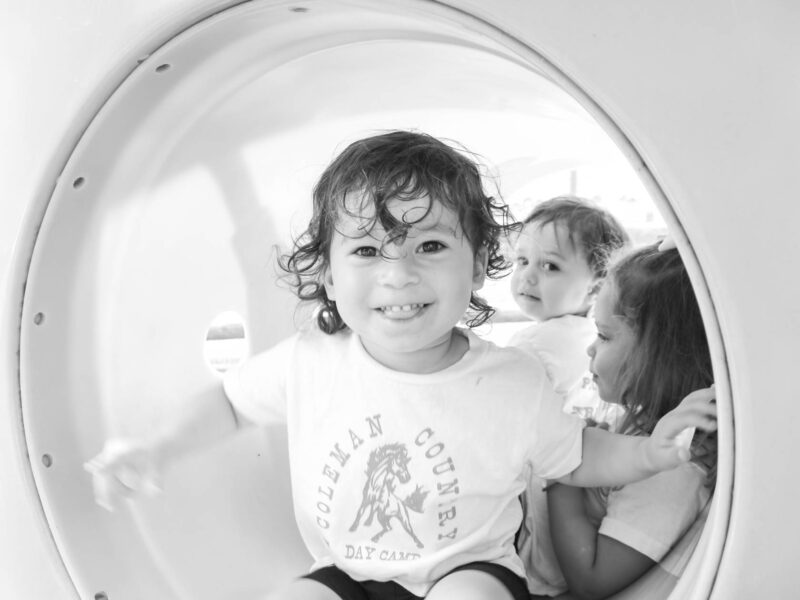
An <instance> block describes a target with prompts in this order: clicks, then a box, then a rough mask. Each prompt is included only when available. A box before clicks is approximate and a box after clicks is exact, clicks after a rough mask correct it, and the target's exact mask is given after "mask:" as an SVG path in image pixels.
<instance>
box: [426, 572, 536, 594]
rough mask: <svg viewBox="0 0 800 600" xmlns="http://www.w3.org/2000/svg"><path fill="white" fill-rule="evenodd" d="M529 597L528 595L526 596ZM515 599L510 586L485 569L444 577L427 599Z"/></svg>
mask: <svg viewBox="0 0 800 600" xmlns="http://www.w3.org/2000/svg"><path fill="white" fill-rule="evenodd" d="M526 597H527V596H526ZM453 598H458V599H459V600H514V596H512V595H511V592H510V591H509V590H508V588H507V587H506V586H505V585H504V584H503V582H501V581H500V580H499V579H497V578H496V577H495V576H494V575H490V574H489V573H486V572H484V571H476V570H462V571H456V572H454V573H450V574H449V575H445V576H444V577H442V578H441V579H440V580H439V581H438V582H437V583H436V585H434V586H433V587H432V588H431V591H430V592H428V595H427V596H425V599H426V600H452V599H453Z"/></svg>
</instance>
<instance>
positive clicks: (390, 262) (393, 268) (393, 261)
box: [378, 252, 419, 287]
mask: <svg viewBox="0 0 800 600" xmlns="http://www.w3.org/2000/svg"><path fill="white" fill-rule="evenodd" d="M378 280H379V282H380V283H381V284H382V285H388V286H390V287H405V286H407V285H411V284H414V283H418V282H419V272H418V271H417V267H416V263H415V261H414V256H413V255H409V254H408V253H407V252H393V253H392V254H391V255H390V256H387V257H386V258H385V259H383V261H382V264H381V272H380V277H379V279H378Z"/></svg>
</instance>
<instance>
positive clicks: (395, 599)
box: [303, 562, 528, 600]
mask: <svg viewBox="0 0 800 600" xmlns="http://www.w3.org/2000/svg"><path fill="white" fill-rule="evenodd" d="M456 571H483V572H484V573H488V574H489V575H491V576H492V577H494V578H495V579H497V580H498V581H500V583H502V584H503V585H504V586H505V587H506V589H507V590H508V591H509V592H510V593H511V596H512V597H513V598H514V600H528V586H527V584H526V583H525V580H524V579H523V578H522V577H520V576H519V575H517V574H515V573H514V572H513V571H511V570H509V569H507V568H506V567H503V566H501V565H496V564H494V563H489V562H473V563H469V564H466V565H461V566H460V567H456V568H455V569H453V570H452V571H450V573H455V572H456ZM450 573H448V575H449V574H450ZM303 578H304V579H312V580H314V581H318V582H319V583H321V584H323V585H324V586H326V587H328V588H330V589H331V590H333V591H334V592H336V594H338V595H339V597H340V598H341V599H342V600H423V598H421V597H419V596H415V595H414V594H412V593H411V592H409V591H408V590H407V589H406V588H404V587H403V586H402V585H399V584H397V583H395V582H394V581H356V580H354V579H352V578H351V577H350V576H349V575H348V574H347V573H345V572H344V571H342V570H341V569H339V568H337V567H335V566H333V565H331V566H330V567H322V568H321V569H317V570H316V571H312V572H311V573H309V574H308V575H304V576H303Z"/></svg>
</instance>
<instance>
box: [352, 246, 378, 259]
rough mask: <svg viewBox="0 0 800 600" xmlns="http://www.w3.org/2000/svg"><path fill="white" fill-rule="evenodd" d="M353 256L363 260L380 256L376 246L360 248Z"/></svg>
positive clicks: (354, 251)
mask: <svg viewBox="0 0 800 600" xmlns="http://www.w3.org/2000/svg"><path fill="white" fill-rule="evenodd" d="M353 254H355V255H356V256H360V257H362V258H374V257H376V256H378V249H377V248H375V247H374V246H359V247H358V248H356V249H355V250H353Z"/></svg>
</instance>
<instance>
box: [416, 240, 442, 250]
mask: <svg viewBox="0 0 800 600" xmlns="http://www.w3.org/2000/svg"><path fill="white" fill-rule="evenodd" d="M444 248H446V246H445V245H444V244H443V243H441V242H438V241H436V240H429V241H427V242H422V245H420V250H421V251H422V252H438V251H439V250H444Z"/></svg>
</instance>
